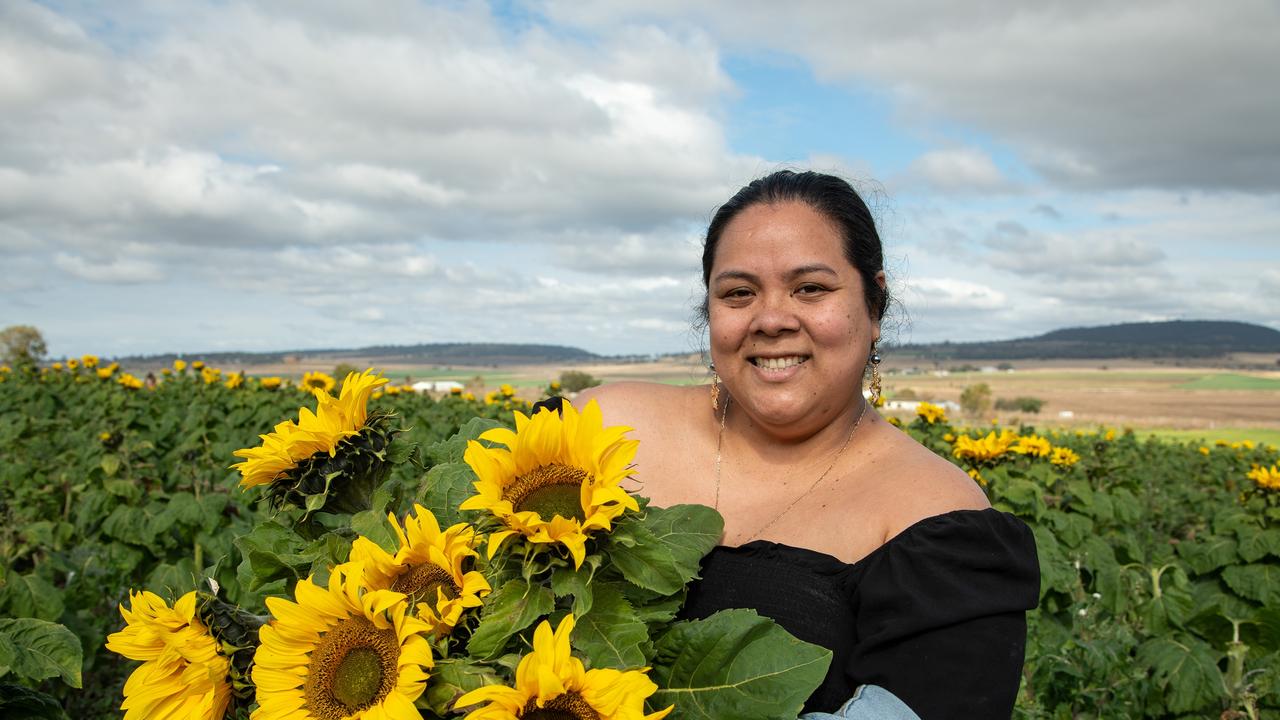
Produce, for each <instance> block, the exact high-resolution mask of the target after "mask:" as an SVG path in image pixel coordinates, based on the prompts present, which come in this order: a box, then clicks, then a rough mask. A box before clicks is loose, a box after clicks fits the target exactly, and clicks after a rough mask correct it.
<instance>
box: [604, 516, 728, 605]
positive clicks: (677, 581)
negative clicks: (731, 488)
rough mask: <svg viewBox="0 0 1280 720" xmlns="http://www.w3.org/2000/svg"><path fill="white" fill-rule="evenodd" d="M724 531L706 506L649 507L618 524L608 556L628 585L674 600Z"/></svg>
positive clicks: (717, 517) (694, 576) (694, 575)
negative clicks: (671, 597) (675, 595)
mask: <svg viewBox="0 0 1280 720" xmlns="http://www.w3.org/2000/svg"><path fill="white" fill-rule="evenodd" d="M723 531H724V520H723V518H721V517H720V513H717V512H716V511H715V510H712V509H711V508H709V507H706V506H705V505H676V506H674V507H671V508H666V509H664V508H658V507H650V508H648V509H647V510H645V513H644V515H643V517H638V518H633V519H631V520H630V521H629V522H623V523H619V525H618V527H617V529H615V531H614V532H613V533H612V534H610V535H609V538H608V542H607V544H606V546H605V554H606V555H608V557H609V560H611V561H612V562H613V564H614V566H615V567H617V568H618V571H619V572H621V573H622V576H623V577H625V578H626V579H627V580H628V581H630V582H632V583H634V584H636V585H639V586H640V587H642V588H645V589H648V590H652V591H654V592H657V593H661V594H663V595H671V594H673V593H676V592H678V591H680V590H681V589H682V588H683V587H684V586H685V585H686V584H687V583H688V582H689V581H691V580H693V579H694V578H696V577H697V576H698V569H699V567H700V565H701V563H702V557H703V556H704V555H706V554H707V553H708V552H710V551H711V549H712V548H713V547H715V545H716V543H717V542H719V539H720V535H721V534H722V533H723Z"/></svg>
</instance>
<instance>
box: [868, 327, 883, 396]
mask: <svg viewBox="0 0 1280 720" xmlns="http://www.w3.org/2000/svg"><path fill="white" fill-rule="evenodd" d="M881 360H882V358H881V357H880V352H879V351H878V350H876V344H875V343H874V342H873V343H871V358H870V362H871V404H872V406H874V407H880V361H881Z"/></svg>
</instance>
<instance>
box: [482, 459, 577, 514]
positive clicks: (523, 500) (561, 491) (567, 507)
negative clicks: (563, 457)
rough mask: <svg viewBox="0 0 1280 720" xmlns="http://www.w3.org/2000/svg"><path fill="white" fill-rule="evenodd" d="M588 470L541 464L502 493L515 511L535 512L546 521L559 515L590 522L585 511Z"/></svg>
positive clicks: (569, 466) (517, 479)
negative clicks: (583, 496) (583, 489)
mask: <svg viewBox="0 0 1280 720" xmlns="http://www.w3.org/2000/svg"><path fill="white" fill-rule="evenodd" d="M590 477H591V476H590V475H587V473H586V471H585V470H583V469H582V468H576V467H573V466H571V465H559V464H554V465H541V466H539V467H536V468H534V469H533V470H530V471H529V472H527V473H525V474H524V475H521V476H520V477H518V478H516V479H515V480H514V481H513V482H512V483H511V484H510V485H508V486H507V487H506V489H505V490H503V491H502V498H503V499H504V500H510V501H511V507H512V508H514V509H515V511H516V512H536V513H538V515H539V516H541V517H542V518H543V519H544V520H550V519H551V518H552V517H554V516H556V515H559V516H560V517H562V518H576V519H577V520H578V522H582V521H584V520H586V519H587V513H586V511H584V510H583V509H582V483H583V482H585V481H587V480H589V479H590Z"/></svg>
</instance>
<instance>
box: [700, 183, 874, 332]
mask: <svg viewBox="0 0 1280 720" xmlns="http://www.w3.org/2000/svg"><path fill="white" fill-rule="evenodd" d="M783 202H802V203H804V204H806V205H808V206H809V207H811V208H813V209H814V210H816V211H817V212H819V213H822V215H824V216H825V217H826V218H827V219H828V220H830V221H831V222H833V223H835V225H836V227H838V228H840V234H841V235H843V236H844V256H845V258H846V259H847V260H848V261H849V264H850V265H852V266H853V267H854V269H856V270H857V271H858V274H859V275H861V276H862V293H863V299H864V300H865V301H866V304H867V312H869V313H870V314H871V316H872V317H873V318H875V319H876V320H881V319H883V318H884V314H885V311H886V310H887V309H888V307H889V292H888V291H887V290H885V289H884V288H882V287H880V284H879V283H877V282H876V273H879V272H880V271H881V270H884V251H883V250H882V249H881V247H880V235H879V234H878V233H877V232H876V223H875V220H873V219H872V217H871V211H870V210H868V209H867V204H866V203H864V202H863V201H862V198H861V197H860V196H859V195H858V193H857V191H855V190H854V189H853V187H852V186H851V185H849V183H847V182H845V181H844V180H842V179H841V178H838V177H836V176H834V175H826V174H823V173H816V172H812V171H809V172H800V173H797V172H793V171H791V170H779V171H777V172H775V173H773V174H771V175H766V176H765V177H762V178H760V179H759V180H753V181H752V182H751V183H750V184H748V185H747V186H746V187H744V188H742V189H741V190H739V191H738V193H737V194H736V195H734V196H733V197H732V198H729V202H726V203H725V204H723V205H721V206H720V207H719V208H717V209H716V214H715V215H714V216H713V217H712V218H711V224H710V225H708V226H707V238H706V241H705V242H704V243H703V246H702V284H703V285H704V286H705V287H707V288H708V289H710V286H711V264H712V263H713V262H714V261H715V258H716V246H717V245H719V244H720V235H721V234H722V233H723V232H724V228H725V226H726V225H728V224H729V222H730V221H731V220H733V219H734V218H735V217H737V216H738V215H739V213H741V212H742V211H743V210H746V209H747V208H749V207H751V206H752V205H759V204H766V205H772V204H775V203H783ZM698 312H699V315H700V316H701V319H702V321H703V322H704V323H705V322H706V321H707V319H708V308H707V301H706V299H705V298H704V299H703V301H702V305H701V306H700V307H699V311H698Z"/></svg>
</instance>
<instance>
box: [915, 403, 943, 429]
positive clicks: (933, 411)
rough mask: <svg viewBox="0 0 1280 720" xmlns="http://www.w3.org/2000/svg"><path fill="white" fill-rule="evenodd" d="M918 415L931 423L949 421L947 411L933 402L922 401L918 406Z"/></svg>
mask: <svg viewBox="0 0 1280 720" xmlns="http://www.w3.org/2000/svg"><path fill="white" fill-rule="evenodd" d="M916 415H919V416H920V419H921V420H924V421H925V422H927V423H929V424H930V425H932V424H934V423H938V422H946V421H947V411H946V410H945V409H943V408H942V407H940V406H938V405H934V404H933V403H927V402H922V403H920V404H919V405H917V406H916Z"/></svg>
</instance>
